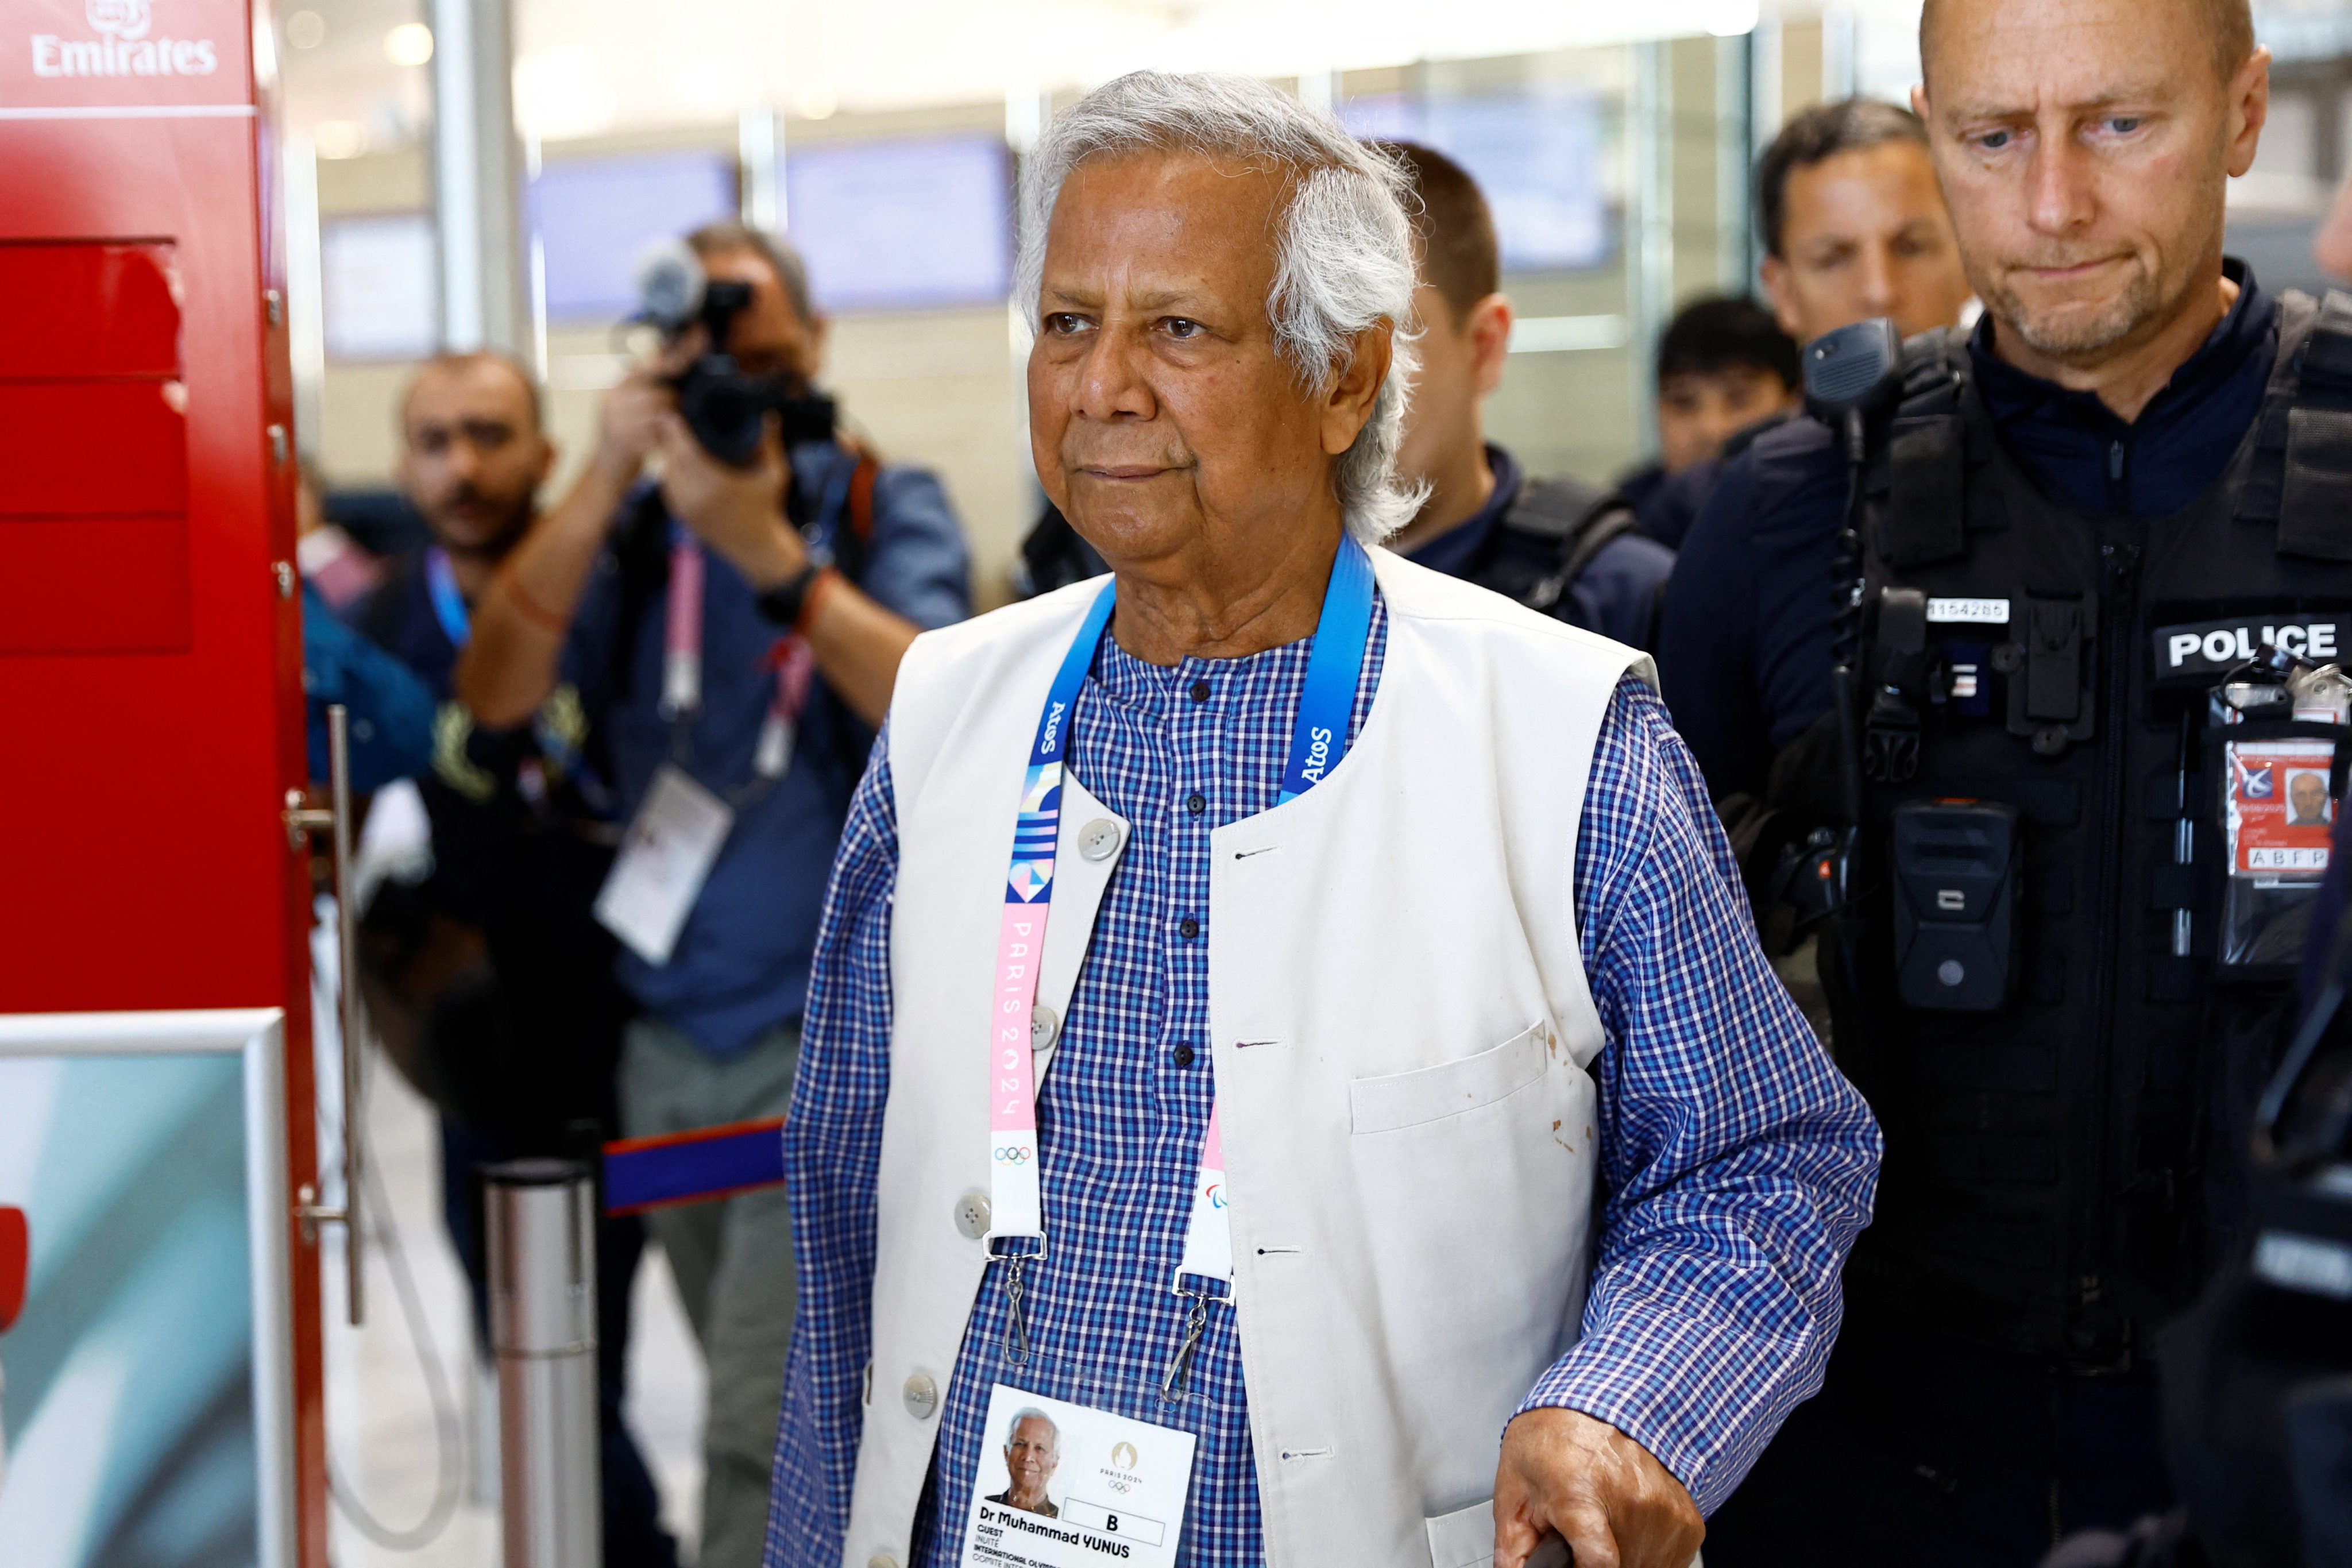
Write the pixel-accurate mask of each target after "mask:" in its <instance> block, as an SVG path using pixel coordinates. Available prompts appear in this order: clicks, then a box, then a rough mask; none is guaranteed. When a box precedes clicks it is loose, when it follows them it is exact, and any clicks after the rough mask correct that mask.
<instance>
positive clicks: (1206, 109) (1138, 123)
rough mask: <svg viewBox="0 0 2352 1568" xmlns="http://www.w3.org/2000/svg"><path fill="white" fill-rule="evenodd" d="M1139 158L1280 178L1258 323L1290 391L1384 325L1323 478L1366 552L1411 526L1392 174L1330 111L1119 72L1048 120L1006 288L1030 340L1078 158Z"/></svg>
mask: <svg viewBox="0 0 2352 1568" xmlns="http://www.w3.org/2000/svg"><path fill="white" fill-rule="evenodd" d="M1145 152H1166V153H1197V154H1200V155H1201V156H1202V157H1206V158H1210V159H1224V158H1229V159H1232V160H1234V162H1235V163H1239V164H1241V165H1242V166H1244V167H1253V166H1254V167H1261V168H1262V167H1267V166H1271V167H1273V168H1275V169H1277V170H1280V171H1282V172H1284V173H1286V174H1288V175H1289V176H1290V177H1291V181H1292V190H1291V196H1290V205H1289V206H1288V207H1287V208H1286V210H1285V212H1284V214H1283V218H1282V227H1281V233H1280V236H1279V237H1278V238H1277V240H1276V264H1275V274H1274V292H1273V294H1272V295H1271V297H1269V298H1268V299H1267V300H1266V314H1267V316H1268V319H1269V320H1270V321H1272V322H1273V325H1274V342H1275V347H1276V350H1277V351H1278V352H1279V353H1281V354H1282V357H1283V358H1284V359H1286V360H1287V361H1288V362H1289V363H1290V365H1291V367H1292V368H1293V369H1294V370H1295V371H1296V372H1297V374H1298V378H1299V381H1300V383H1301V384H1303V385H1305V386H1307V387H1310V388H1320V387H1323V386H1326V385H1328V384H1329V383H1330V380H1331V378H1332V377H1333V376H1334V375H1336V374H1339V372H1341V371H1343V370H1345V369H1346V368H1347V367H1348V365H1349V361H1350V359H1351V357H1352V355H1353V353H1354V346H1355V339H1356V335H1357V334H1358V333H1360V332H1362V331H1366V330H1368V329H1370V328H1371V327H1374V326H1377V325H1378V324H1380V323H1381V322H1382V321H1387V322H1389V323H1391V326H1392V327H1393V328H1394V336H1393V342H1394V345H1395V347H1394V351H1393V357H1392V358H1391V360H1390V362H1389V374H1388V379H1387V380H1386V381H1384V382H1382V383H1381V390H1380V393H1379V395H1378V396H1377V397H1376V398H1375V399H1374V401H1373V404H1372V414H1371V417H1370V419H1368V420H1366V421H1365V423H1364V427H1363V429H1362V430H1361V431H1360V432H1359V433H1358V434H1357V437H1356V440H1355V444H1354V445H1353V446H1351V447H1349V448H1348V450H1347V452H1346V454H1345V455H1343V456H1342V457H1341V458H1340V459H1339V469H1338V472H1337V474H1336V475H1335V479H1336V481H1337V486H1338V489H1339V511H1340V515H1341V516H1342V517H1343V518H1345V519H1346V521H1347V524H1348V528H1349V531H1350V532H1352V533H1353V534H1355V536H1356V537H1357V538H1358V539H1360V540H1361V541H1363V542H1365V543H1367V544H1372V543H1377V542H1380V541H1381V540H1382V539H1385V538H1387V537H1388V536H1389V535H1390V534H1391V533H1394V532H1395V531H1397V530H1398V529H1400V528H1402V527H1403V526H1404V525H1405V524H1406V523H1407V522H1410V521H1412V515H1413V513H1414V512H1416V511H1418V510H1420V508H1421V502H1422V499H1423V495H1424V494H1425V493H1426V492H1425V491H1424V490H1423V489H1418V488H1416V489H1406V488H1404V487H1403V486H1401V485H1399V484H1398V483H1397V478H1396V460H1397V446H1398V443H1399V442H1400V441H1401V440H1402V438H1403V434H1404V405H1405V398H1406V395H1407V392H1408V389H1409V388H1410V386H1411V384H1412V372H1413V367H1414V364H1415V363H1416V361H1417V359H1418V356H1417V355H1416V354H1415V353H1414V352H1413V344H1414V341H1415V339H1416V337H1417V335H1418V333H1417V331H1416V330H1415V325H1414V321H1413V312H1412V291H1413V282H1414V278H1413V259H1412V225H1411V223H1410V222H1409V220H1408V219H1407V218H1406V216H1405V208H1404V193H1405V190H1406V185H1405V179H1404V174H1403V173H1402V171H1401V170H1400V169H1399V168H1398V167H1397V166H1396V164H1395V163H1392V162H1391V160H1390V159H1388V158H1387V157H1386V156H1384V155H1382V154H1381V153H1378V152H1375V151H1374V150H1373V149H1371V148H1370V147H1367V146H1365V145H1364V144H1363V143H1362V142H1358V141H1357V140H1356V139H1355V138H1354V137H1352V136H1350V135H1349V134H1348V132H1346V130H1345V129H1343V128H1342V127H1341V126H1340V124H1339V121H1336V120H1334V119H1332V118H1331V117H1330V116H1329V115H1328V114H1318V113H1317V112H1316V111H1314V110H1310V109H1308V108H1307V107H1306V106H1305V105H1303V104H1301V103H1299V102H1298V101H1297V100H1294V99H1292V98H1289V97H1287V96H1286V95H1285V94H1283V93H1281V92H1279V91H1277V90H1276V89H1274V88H1271V87H1268V86H1267V85H1266V84H1265V83H1264V82H1262V81H1256V80H1253V79H1250V78H1248V77H1238V76H1224V75H1220V74H1214V73H1208V72H1202V73H1199V74H1192V75H1183V76H1175V75H1170V74H1168V73H1165V72H1161V71H1133V72H1130V73H1129V74H1128V75H1126V76H1123V77H1120V78H1119V79H1118V80H1116V81H1113V82H1110V83H1108V84H1106V85H1105V86H1102V87H1098V88H1097V89H1095V90H1094V91H1092V92H1090V93H1088V94H1087V96H1086V97H1085V98H1083V99H1081V100H1078V102H1077V103H1076V104H1075V105H1073V106H1072V107H1071V108H1069V109H1067V110H1064V111H1063V112H1062V113H1061V114H1060V115H1058V116H1056V117H1055V121H1054V123H1053V124H1052V126H1051V127H1050V128H1048V129H1047V131H1046V132H1045V136H1044V138H1043V139H1042V140H1040V141H1039V142H1038V143H1037V147H1036V151H1035V152H1034V153H1031V154H1030V157H1029V159H1028V162H1027V163H1026V165H1025V167H1024V169H1023V171H1022V178H1021V269H1020V274H1019V283H1018V288H1019V289H1020V297H1021V306H1022V309H1023V310H1024V311H1025V312H1026V313H1027V315H1028V318H1029V328H1030V331H1036V330H1037V323H1038V294H1039V289H1040V286H1041V284H1042V282H1043V279H1044V274H1045V234H1046V230H1047V229H1048V228H1049V227H1050V226H1052V223H1053V218H1054V204H1055V202H1056V201H1057V200H1058V199H1060V196H1061V194H1062V186H1063V184H1064V183H1065V182H1066V181H1067V180H1068V179H1069V177H1070V174H1071V171H1073V170H1074V169H1076V167H1077V166H1078V165H1079V164H1081V163H1085V162H1086V161H1087V159H1089V158H1100V157H1118V156H1121V155H1123V154H1126V153H1145Z"/></svg>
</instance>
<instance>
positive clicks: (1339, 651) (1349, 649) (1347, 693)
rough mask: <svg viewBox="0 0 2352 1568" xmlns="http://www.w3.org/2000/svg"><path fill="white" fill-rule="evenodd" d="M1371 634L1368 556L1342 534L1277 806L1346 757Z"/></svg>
mask: <svg viewBox="0 0 2352 1568" xmlns="http://www.w3.org/2000/svg"><path fill="white" fill-rule="evenodd" d="M1371 632H1372V558H1371V557H1370V556H1369V555H1367V554H1365V553H1364V547H1363V546H1362V545H1360V544H1358V543H1357V542H1355V541H1354V540H1353V539H1349V538H1347V537H1345V536H1342V537H1341V539H1340V541H1339V555H1338V556H1337V558H1335V559H1334V560H1333V561H1332V563H1331V585H1330V586H1329V587H1328V588H1326V589H1324V590H1323V615H1322V617H1321V618H1320V619H1319V620H1318V621H1317V622H1316V624H1315V648H1314V651H1313V652H1311V653H1309V654H1308V655H1307V689H1305V690H1304V691H1303V692H1301V693H1300V694H1299V698H1298V722H1297V726H1296V727H1295V728H1293V730H1292V731H1291V733H1290V761H1289V762H1288V763H1286V764H1285V765H1284V767H1283V770H1282V796H1281V802H1277V803H1276V804H1281V803H1283V802H1288V801H1293V800H1297V798H1298V797H1299V796H1300V795H1305V794H1306V793H1307V791H1308V790H1310V789H1313V788H1314V787H1315V786H1316V785H1317V784H1321V783H1322V782H1323V775H1324V774H1325V773H1329V772H1330V771H1331V769H1332V767H1333V766H1334V765H1335V764H1337V763H1338V762H1339V759H1340V758H1341V757H1342V756H1344V755H1345V754H1346V753H1347V750H1348V720H1349V716H1350V715H1352V714H1353V713H1354V712H1355V710H1356V680H1357V677H1358V676H1359V675H1360V673H1361V672H1362V670H1363V668H1364V642H1365V639H1366V638H1368V637H1370V636H1371Z"/></svg>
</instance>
